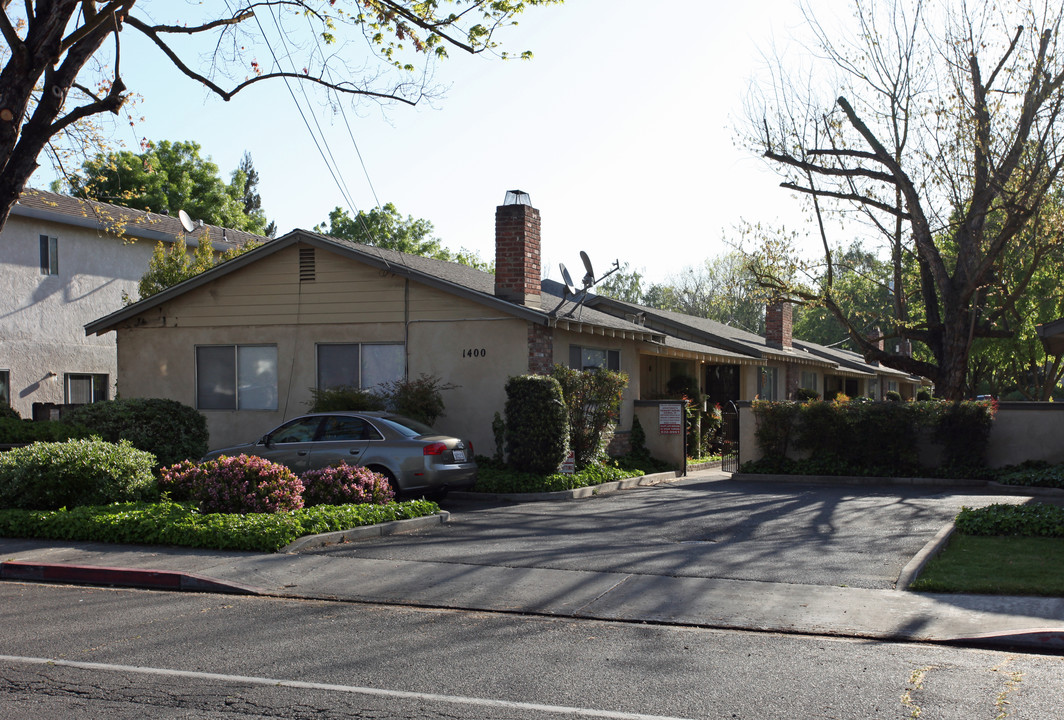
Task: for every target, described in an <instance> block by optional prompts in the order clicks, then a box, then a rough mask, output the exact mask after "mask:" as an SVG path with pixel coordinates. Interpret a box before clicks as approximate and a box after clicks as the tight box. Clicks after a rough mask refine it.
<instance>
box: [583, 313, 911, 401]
mask: <svg viewBox="0 0 1064 720" xmlns="http://www.w3.org/2000/svg"><path fill="white" fill-rule="evenodd" d="M587 303H588V304H589V305H591V306H592V307H595V308H599V309H603V310H612V311H613V312H623V313H624V315H625V316H626V317H640V318H642V321H643V322H645V323H646V324H647V325H648V326H650V327H653V328H655V329H660V330H662V331H663V332H666V333H668V334H669V335H675V336H678V337H683V336H686V337H687V339H689V340H691V341H694V342H698V341H701V342H703V343H708V344H710V345H720V346H722V347H724V348H726V349H730V350H732V351H734V352H735V353H736V355H737V356H739V357H743V356H745V357H746V358H747V359H748V360H749V358H756V359H757V361H760V360H762V359H771V360H782V361H784V362H794V363H802V364H809V365H818V366H821V367H829V368H831V369H832V371H833V372H834V373H835V374H837V375H843V376H849V377H866V378H867V377H875V376H877V375H879V376H885V377H892V378H897V379H899V380H901V379H905V380H910V381H912V382H922V381H923V380H924V379H923V378H920V377H916V376H913V375H910V374H909V373H906V372H903V371H901V370H895V369H893V368H888V367H884V366H881V365H872V364H870V363H868V362H867V361H866V360H865V359H864V358H863V357H862V356H861V355H859V354H857V353H855V352H853V351H851V350H844V349H842V348H833V347H827V346H824V345H818V344H817V343H812V342H808V341H805V340H798V339H795V340H793V341H792V345H793V348H792V350H786V349H781V348H777V347H773V346H771V345H769V344H768V341H767V340H766V339H765V338H764V337H763V336H761V335H758V334H757V333H752V332H749V331H747V330H742V329H740V328H736V327H732V326H731V325H727V324H725V323H722V322H718V321H716V320H710V319H708V318H700V317H695V316H693V315H685V314H684V313H679V312H674V311H671V310H661V309H659V308H651V307H646V306H643V305H638V304H636V303H630V302H625V301H623V300H617V299H615V298H608V297H604V296H602V295H589V296H588V300H587Z"/></svg>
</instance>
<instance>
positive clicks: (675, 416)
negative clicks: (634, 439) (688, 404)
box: [658, 405, 683, 435]
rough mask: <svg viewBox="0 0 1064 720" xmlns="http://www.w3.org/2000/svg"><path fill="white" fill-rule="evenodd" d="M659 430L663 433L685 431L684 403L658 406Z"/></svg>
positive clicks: (669, 433) (676, 433)
mask: <svg viewBox="0 0 1064 720" xmlns="http://www.w3.org/2000/svg"><path fill="white" fill-rule="evenodd" d="M658 432H659V433H661V434H662V435H680V434H682V433H683V405H659V406H658Z"/></svg>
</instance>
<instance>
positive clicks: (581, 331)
mask: <svg viewBox="0 0 1064 720" xmlns="http://www.w3.org/2000/svg"><path fill="white" fill-rule="evenodd" d="M524 198H527V196H524ZM495 266H496V272H495V274H494V275H492V274H489V273H485V272H481V271H478V270H474V269H472V268H469V267H466V266H464V265H460V264H457V263H449V262H443V261H439V260H433V259H430V258H424V257H419V256H412V255H406V254H403V253H398V252H394V251H390V250H382V249H379V248H374V247H369V246H365V245H359V244H356V243H352V242H348V241H344V240H338V239H335V238H329V237H326V236H323V235H319V234H316V233H311V232H307V231H303V230H297V231H294V232H292V233H289V234H288V235H286V236H284V237H282V238H279V239H277V240H273V241H271V242H269V243H266V244H265V245H263V246H262V247H259V248H256V249H255V250H252V251H250V252H248V253H245V254H243V255H241V256H240V257H238V258H235V259H233V260H230V261H229V262H226V263H224V264H222V265H219V266H218V267H216V268H214V269H213V270H210V271H208V272H206V273H203V274H202V275H200V276H197V277H195V278H192V279H190V280H187V281H185V282H184V283H181V284H180V285H176V286H174V287H172V288H170V289H168V290H166V291H164V292H162V293H160V294H159V295H156V296H154V297H151V298H148V299H147V300H144V301H142V302H139V303H137V304H135V305H132V306H129V307H127V308H123V309H121V310H119V311H117V312H114V313H112V314H110V315H108V316H106V317H103V318H101V319H99V320H96V321H94V322H91V323H89V324H88V325H86V328H85V329H86V332H87V333H88V334H89V335H104V336H106V335H108V334H109V333H111V332H114V333H115V336H116V338H117V344H118V377H119V381H118V389H119V391H120V392H121V393H122V395H123V396H124V397H156V396H157V397H167V398H172V399H174V400H178V401H180V402H183V403H186V404H188V405H191V406H193V407H196V408H198V409H199V410H200V411H201V412H203V414H204V415H205V416H206V417H207V420H208V425H209V428H210V432H211V439H210V445H211V447H212V448H218V447H223V446H226V445H230V444H234V443H237V442H243V441H247V440H251V439H254V438H255V437H257V436H258V435H260V434H262V433H264V432H266V431H267V430H269V429H271V428H273V427H274V426H276V425H278V424H280V423H281V422H283V421H284V420H286V419H289V418H291V417H293V416H297V415H300V414H302V413H304V412H306V411H307V408H308V405H309V403H310V401H311V397H312V389H313V388H324V387H332V386H337V385H354V386H359V387H363V388H372V387H373V386H375V385H376V384H378V383H380V382H386V381H389V380H397V379H403V378H411V379H413V378H417V377H418V376H419V375H422V374H426V375H435V376H437V377H439V378H441V379H442V380H443V381H444V382H446V383H449V384H451V385H454V386H455V387H454V388H453V389H451V390H448V391H446V392H445V394H444V402H445V406H446V410H445V415H444V416H443V417H442V418H440V420H439V421H438V422H437V429H438V430H440V431H441V432H445V433H449V434H454V435H460V436H462V437H465V438H469V439H471V440H472V441H473V443H474V445H475V448H476V450H477V451H478V452H480V453H481V454H489V455H490V454H491V453H492V452H493V450H494V439H493V435H492V430H491V424H492V419H493V418H494V415H495V413H496V412H499V413H500V414H501V413H502V412H503V409H504V406H505V402H506V395H505V384H506V381H507V379H508V378H509V377H511V376H514V375H521V374H526V373H530V372H531V373H541V372H546V371H548V370H549V369H550V367H551V366H552V364H554V363H556V362H560V363H564V364H568V365H570V366H572V367H579V368H581V369H584V368H591V367H607V368H610V369H615V370H620V371H623V372H625V373H627V374H628V376H629V386H628V388H627V390H626V391H625V393H624V397H623V404H622V410H621V418H620V425H619V427H620V429H621V433H622V435H623V434H624V433H625V432H626V431H628V430H629V429H630V428H631V423H632V417H633V413H634V412H635V407H636V404H637V401H642V400H654V399H657V398H661V397H663V395H664V391H665V388H666V385H667V383H668V381H669V379H670V378H671V377H673V376H675V375H678V374H685V375H691V376H694V377H698V378H700V382H705V381H706V378H707V377H708V375H707V371H706V368H707V367H727V368H734V369H735V370H734V375H735V376H736V378H737V380H736V382H738V383H739V390H738V393H739V397H740V398H741V399H752V397H753V396H754V395H755V394H757V392H758V389H759V387H760V389H761V391H762V392H764V387H766V385H765V383H766V382H767V381H765V380H764V377H763V376H764V375H765V372H764V371H762V368H776V369H777V370H776V372H774V373H769V374H770V375H773V379H772V380H771V382H774V383H775V386H776V387H777V388H778V392H779V393H780V397H783V394H784V392H786V387H785V385H784V383H785V382H788V381H787V380H786V378H787V377H789V376H788V374H787V373H788V372H790V371H789V370H787V368H788V367H790V366H794V367H800V368H802V370H803V371H806V372H812V373H815V374H816V376H817V377H836V376H838V377H850V376H851V375H859V376H860V377H861V378H862V380H864V379H865V378H875V377H878V376H879V375H880V374H881V373H882V372H883V370H882V369H880V368H873V367H872V366H867V365H866V366H864V367H865V368H866V369H860V370H859V369H856V368H854V367H850V366H849V365H845V366H844V365H843V364H842V363H840V361H839V358H830V357H825V356H822V355H817V354H816V353H813V352H806V351H804V350H793V349H786V350H780V351H779V352H776V353H773V352H772V351H771V350H770V349H769V348H767V347H762V348H761V350H757V351H755V350H752V349H751V348H750V347H749V346H747V345H744V344H742V343H739V342H732V341H729V342H718V343H710V342H707V338H706V337H705V333H699V332H694V333H693V334H691V335H690V336H684V337H680V336H677V334H670V329H673V330H674V328H664V327H659V326H657V325H656V324H654V323H652V322H650V321H649V320H648V318H647V316H644V315H640V313H638V312H636V313H632V312H627V313H626V312H624V311H623V310H621V311H619V310H618V309H617V308H616V307H607V306H606V305H605V304H601V305H600V304H598V303H595V302H593V296H588V297H587V298H586V299H585V298H582V297H581V296H580V294H578V295H577V296H575V297H574V296H573V295H572V294H570V293H569V292H568V291H567V290H566V289H565V287H564V286H562V285H561V284H559V283H555V282H552V281H545V280H541V273H540V223H539V211H538V210H536V209H535V208H533V207H531V206H530V205H527V204H522V202H521V201H520V199H519V200H518V202H515V203H513V204H506V205H501V206H499V207H498V208H496V258H495ZM592 305H595V306H594V307H592ZM691 320H692V321H693V320H695V319H693V318H692V319H691ZM762 343H764V339H762ZM728 372H729V373H732V372H733V371H731V370H729V371H728ZM890 372H893V371H890ZM759 378H761V379H760V380H759ZM758 383H761V385H760V386H759V385H758Z"/></svg>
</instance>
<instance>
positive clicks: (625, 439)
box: [606, 430, 632, 457]
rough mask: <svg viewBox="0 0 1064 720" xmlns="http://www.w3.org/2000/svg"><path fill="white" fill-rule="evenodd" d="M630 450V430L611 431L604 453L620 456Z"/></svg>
mask: <svg viewBox="0 0 1064 720" xmlns="http://www.w3.org/2000/svg"><path fill="white" fill-rule="evenodd" d="M630 452H632V431H631V430H618V431H616V432H615V433H613V437H612V438H610V442H609V444H608V445H606V454H607V455H609V456H610V457H621V456H622V455H627V454H628V453H630Z"/></svg>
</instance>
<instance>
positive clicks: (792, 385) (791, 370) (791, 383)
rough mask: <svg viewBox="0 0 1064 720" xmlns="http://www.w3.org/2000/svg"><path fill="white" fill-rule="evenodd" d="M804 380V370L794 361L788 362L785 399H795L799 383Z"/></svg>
mask: <svg viewBox="0 0 1064 720" xmlns="http://www.w3.org/2000/svg"><path fill="white" fill-rule="evenodd" d="M801 380H802V370H801V368H800V367H798V366H797V365H795V364H793V363H788V364H787V387H786V388H785V390H784V392H785V395H784V396H783V397H784V399H785V400H794V395H795V393H796V392H797V391H798V384H799V383H800V382H801Z"/></svg>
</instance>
